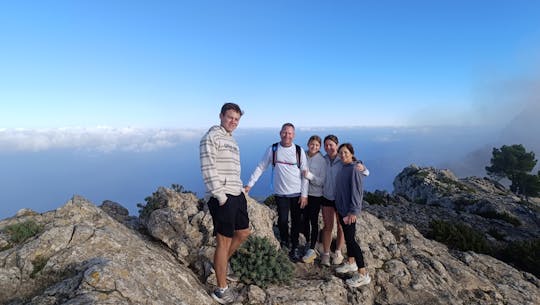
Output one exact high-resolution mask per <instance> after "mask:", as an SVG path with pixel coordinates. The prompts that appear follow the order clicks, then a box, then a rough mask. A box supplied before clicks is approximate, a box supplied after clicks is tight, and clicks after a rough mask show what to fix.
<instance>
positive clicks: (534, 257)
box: [499, 239, 540, 277]
mask: <svg viewBox="0 0 540 305" xmlns="http://www.w3.org/2000/svg"><path fill="white" fill-rule="evenodd" d="M499 259H501V260H502V261H505V262H507V263H509V264H512V265H514V266H515V267H516V268H519V269H521V270H525V271H527V272H530V273H532V274H534V275H535V276H536V277H540V239H533V240H523V241H515V242H512V243H510V244H508V245H507V246H506V247H505V248H504V249H503V250H502V251H501V253H500V255H499Z"/></svg>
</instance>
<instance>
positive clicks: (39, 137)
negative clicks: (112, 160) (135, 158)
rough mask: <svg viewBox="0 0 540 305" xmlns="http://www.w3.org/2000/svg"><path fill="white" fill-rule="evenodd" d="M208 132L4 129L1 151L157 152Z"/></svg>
mask: <svg viewBox="0 0 540 305" xmlns="http://www.w3.org/2000/svg"><path fill="white" fill-rule="evenodd" d="M203 133H204V130H195V129H142V128H130V127H128V128H113V127H104V126H99V127H93V128H84V127H73V128H54V129H21V128H15V129H9V128H3V129H0V151H4V152H5V151H34V152H35V151H45V150H52V149H75V150H90V151H100V152H112V151H153V150H158V149H161V148H166V147H172V146H175V145H178V144H180V143H181V142H183V141H186V140H192V139H195V138H199V137H201V136H202V135H203Z"/></svg>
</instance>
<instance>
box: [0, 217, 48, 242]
mask: <svg viewBox="0 0 540 305" xmlns="http://www.w3.org/2000/svg"><path fill="white" fill-rule="evenodd" d="M41 230H42V228H41V226H40V225H38V224H37V223H36V222H34V221H32V220H28V221H25V222H21V223H17V224H13V225H9V226H7V227H5V228H4V232H6V233H8V235H9V240H10V241H11V242H12V243H14V244H20V243H23V242H24V241H25V240H27V239H29V238H30V237H33V236H35V235H37V234H39V233H40V232H41Z"/></svg>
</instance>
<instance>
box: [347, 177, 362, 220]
mask: <svg viewBox="0 0 540 305" xmlns="http://www.w3.org/2000/svg"><path fill="white" fill-rule="evenodd" d="M363 180H364V174H363V173H362V172H361V171H359V170H358V169H357V168H356V167H355V169H354V170H353V174H352V185H351V207H350V209H349V212H348V214H349V215H358V214H360V211H361V210H362V200H363V196H364V181H363Z"/></svg>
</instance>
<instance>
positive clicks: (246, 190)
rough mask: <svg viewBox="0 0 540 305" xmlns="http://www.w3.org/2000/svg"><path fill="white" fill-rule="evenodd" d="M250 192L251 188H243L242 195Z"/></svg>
mask: <svg viewBox="0 0 540 305" xmlns="http://www.w3.org/2000/svg"><path fill="white" fill-rule="evenodd" d="M250 190H251V186H247V185H246V186H244V193H246V194H247V193H249V191H250Z"/></svg>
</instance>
